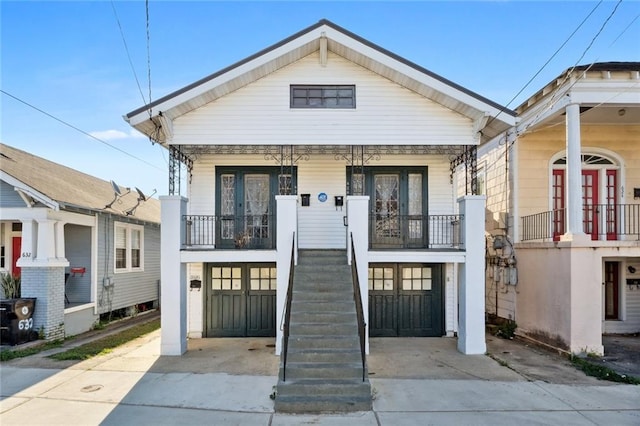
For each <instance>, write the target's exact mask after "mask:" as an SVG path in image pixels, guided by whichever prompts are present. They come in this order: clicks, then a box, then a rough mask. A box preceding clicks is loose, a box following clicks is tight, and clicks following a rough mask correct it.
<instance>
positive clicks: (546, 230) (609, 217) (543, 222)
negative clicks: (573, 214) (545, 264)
mask: <svg viewBox="0 0 640 426" xmlns="http://www.w3.org/2000/svg"><path fill="white" fill-rule="evenodd" d="M566 216H567V211H566V209H556V210H551V211H546V212H541V213H536V214H532V215H528V216H523V217H521V218H520V220H521V230H522V231H521V237H520V239H521V241H531V240H547V239H557V238H559V236H560V235H562V234H564V233H565V231H566V226H567V225H566V223H567V217H566ZM582 229H583V232H584V233H585V234H588V235H591V236H592V238H593V239H598V238H606V239H607V240H620V237H634V236H636V237H638V239H640V204H592V205H583V206H582Z"/></svg>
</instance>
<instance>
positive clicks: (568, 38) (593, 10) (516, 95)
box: [485, 0, 603, 127]
mask: <svg viewBox="0 0 640 426" xmlns="http://www.w3.org/2000/svg"><path fill="white" fill-rule="evenodd" d="M602 1H603V0H600V1H599V2H598V4H596V5H595V7H594V8H593V9H591V12H589V14H587V16H585V18H584V19H583V20H582V22H580V24H579V25H578V26H577V27H576V29H575V30H573V32H572V33H571V34H570V35H569V37H567V39H566V40H565V41H564V42H563V43H562V44H561V45H560V47H558V48H557V49H556V51H555V52H553V55H551V57H549V59H547V62H545V63H544V65H542V66H541V67H540V69H538V71H536V73H535V74H534V75H533V77H531V78H530V79H529V81H527V83H526V84H525V85H524V86H523V87H522V89H520V91H518V93H516V94H515V95H514V96H513V98H511V100H510V101H509V102H508V103H507V104H506V105H505V109H506V108H507V107H509V105H511V103H512V102H513V101H514V100H516V98H517V97H518V96H520V94H521V93H522V92H524V89H526V88H527V87H529V85H530V84H531V83H532V82H533V80H534V79H535V78H536V77H537V76H538V74H540V73H541V72H542V70H544V69H545V67H546V66H547V65H549V62H551V60H553V58H555V57H556V55H557V54H558V53H559V52H560V50H562V48H563V47H564V46H565V45H566V44H567V43H568V42H569V40H571V38H573V36H574V35H575V34H576V33H577V32H578V30H579V29H580V28H581V27H582V25H584V23H585V22H587V19H589V17H590V16H591V15H593V12H595V11H596V9H597V8H598V7H599V6H600V5H601V4H602ZM502 112H504V109H501V110H500V111H499V112H498V113H497V114H496V115H495V116H494V117H491V120H489V122H488V123H487V124H486V126H485V127H487V126H489V124H491V123H492V122H493V121H494V120H495V119H496V118H498V116H499V115H500V114H501V113H502Z"/></svg>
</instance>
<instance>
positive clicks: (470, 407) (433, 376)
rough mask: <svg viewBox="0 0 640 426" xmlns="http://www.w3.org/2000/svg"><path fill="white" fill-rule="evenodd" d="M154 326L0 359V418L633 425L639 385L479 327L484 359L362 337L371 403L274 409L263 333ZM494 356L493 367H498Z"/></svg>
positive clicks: (448, 343) (638, 412)
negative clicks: (127, 336) (66, 352)
mask: <svg viewBox="0 0 640 426" xmlns="http://www.w3.org/2000/svg"><path fill="white" fill-rule="evenodd" d="M159 336H160V332H159V331H156V332H153V333H151V334H149V335H147V336H143V337H142V338H140V339H137V340H135V341H132V342H130V343H128V344H126V345H123V346H121V347H119V348H118V349H116V350H115V351H113V352H112V353H110V354H107V355H105V356H100V357H96V358H93V359H90V360H87V361H83V362H79V363H78V362H75V363H74V362H58V361H53V360H50V359H48V358H46V357H44V356H32V357H28V358H23V359H18V360H14V361H11V362H8V363H3V364H2V369H1V371H0V383H1V385H2V386H1V389H0V395H1V397H2V401H1V402H0V423H1V424H2V425H3V426H6V425H13V424H16V425H17V424H19V425H36V424H48V425H51V424H65V425H70V424H86V425H97V424H105V425H110V424H113V425H123V424H136V425H146V424H154V425H157V424H160V425H163V424H182V423H185V424H187V423H188V424H192V425H194V424H196V425H200V424H216V425H228V424H242V425H298V424H306V423H313V424H320V425H323V424H331V425H341V424H345V425H346V424H348V425H350V426H356V425H422V424H445V425H446V424H452V425H454V424H455V425H464V424H473V425H483V424H486V425H512V424H517V423H520V424H563V425H565V424H568V425H571V424H576V425H582V424H589V425H592V424H603V425H604V424H607V425H611V424H616V425H625V424H628V425H637V424H640V386H632V385H616V384H613V383H610V382H602V381H598V380H596V379H594V378H591V377H587V376H585V375H584V374H583V373H582V372H579V371H577V370H575V369H574V368H573V367H572V366H571V365H569V364H568V363H567V364H563V363H562V362H560V363H558V362H557V361H558V359H561V358H558V359H555V358H554V357H553V356H552V355H551V354H547V353H543V352H538V351H536V350H533V348H529V347H527V346H525V345H523V344H521V343H520V342H514V341H508V340H502V339H498V338H495V337H493V336H487V343H488V352H489V353H491V354H492V355H493V356H495V357H496V358H498V357H499V356H502V357H504V358H505V359H501V362H497V361H496V360H494V359H492V358H491V357H489V356H485V355H473V356H465V355H462V354H460V353H458V352H457V351H456V349H455V347H456V341H455V339H452V338H423V339H405V338H395V339H371V355H370V356H369V370H370V380H371V383H372V388H373V390H374V395H375V399H374V401H373V411H370V412H362V413H354V414H349V415H305V416H300V415H283V414H280V413H274V411H273V401H272V400H271V399H270V395H271V394H272V392H273V390H274V386H275V385H276V383H277V377H276V376H277V371H278V364H279V359H278V358H277V357H276V356H275V355H274V354H273V347H272V345H273V339H272V338H271V339H269V338H260V339H241V338H240V339H194V340H190V341H189V346H188V347H189V350H188V352H187V353H186V354H185V355H183V356H181V357H160V356H159V352H160V339H159ZM501 364H503V365H501Z"/></svg>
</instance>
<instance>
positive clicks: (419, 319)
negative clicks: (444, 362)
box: [369, 264, 444, 337]
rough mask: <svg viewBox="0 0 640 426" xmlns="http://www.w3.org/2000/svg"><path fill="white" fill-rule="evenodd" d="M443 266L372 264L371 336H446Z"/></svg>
mask: <svg viewBox="0 0 640 426" xmlns="http://www.w3.org/2000/svg"><path fill="white" fill-rule="evenodd" d="M442 281H443V279H442V265H441V264H372V265H370V267H369V335H370V336H371V337H385V336H386V337H393V336H442V335H443V334H444V320H443V312H444V309H443V305H444V298H443V292H442V287H443V285H442Z"/></svg>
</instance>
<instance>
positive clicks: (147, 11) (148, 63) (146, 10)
mask: <svg viewBox="0 0 640 426" xmlns="http://www.w3.org/2000/svg"><path fill="white" fill-rule="evenodd" d="M145 12H146V18H147V79H148V80H149V105H151V47H150V45H151V34H150V32H149V0H146V1H145ZM149 119H152V113H151V108H149ZM152 121H153V120H152Z"/></svg>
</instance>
